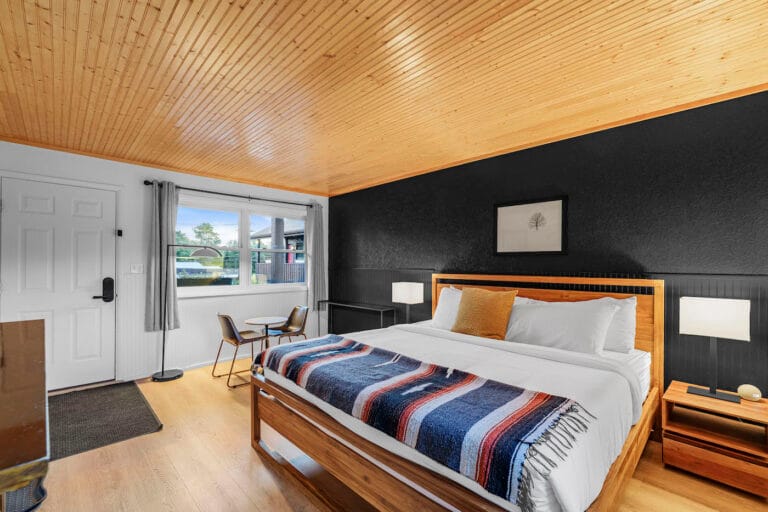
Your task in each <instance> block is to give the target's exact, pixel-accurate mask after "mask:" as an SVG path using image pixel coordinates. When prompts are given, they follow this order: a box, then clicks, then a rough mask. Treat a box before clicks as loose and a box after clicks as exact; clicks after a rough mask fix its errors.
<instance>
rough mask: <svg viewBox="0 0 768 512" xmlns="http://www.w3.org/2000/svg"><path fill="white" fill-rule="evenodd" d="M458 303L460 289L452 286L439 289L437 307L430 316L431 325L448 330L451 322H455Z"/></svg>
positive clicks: (451, 324)
mask: <svg viewBox="0 0 768 512" xmlns="http://www.w3.org/2000/svg"><path fill="white" fill-rule="evenodd" d="M460 303H461V290H459V289H458V288H454V287H453V286H451V287H449V288H443V289H442V290H441V291H440V300H438V301H437V308H435V314H434V316H433V317H432V327H434V328H436V329H445V330H446V331H450V330H451V328H452V327H453V324H454V323H456V315H457V314H458V313H459V304H460Z"/></svg>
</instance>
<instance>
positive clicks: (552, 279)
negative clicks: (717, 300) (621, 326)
mask: <svg viewBox="0 0 768 512" xmlns="http://www.w3.org/2000/svg"><path fill="white" fill-rule="evenodd" d="M446 286H453V287H455V288H467V287H471V288H483V289H486V290H518V292H517V294H518V296H520V297H528V298H531V299H537V300H546V301H580V300H591V299H599V298H600V297H615V298H617V299H624V298H627V297H632V296H633V295H634V296H636V297H637V334H636V336H635V348H637V349H639V350H644V351H646V352H650V353H651V389H653V388H654V387H658V388H659V390H660V391H661V390H663V389H664V281H663V280H661V279H630V278H612V277H558V276H510V275H489V274H432V315H433V316H434V314H435V308H436V307H437V301H438V299H439V298H440V290H442V289H443V288H444V287H446Z"/></svg>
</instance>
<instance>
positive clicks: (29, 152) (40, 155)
mask: <svg viewBox="0 0 768 512" xmlns="http://www.w3.org/2000/svg"><path fill="white" fill-rule="evenodd" d="M0 176H11V177H16V178H24V177H28V178H29V177H33V176H34V177H46V178H51V179H53V180H62V179H63V180H76V181H82V182H88V183H95V184H103V185H110V186H113V187H117V188H118V190H117V227H118V228H119V229H122V230H123V236H122V238H117V275H116V276H115V280H116V291H117V294H118V298H117V300H116V307H117V347H116V348H117V350H116V375H117V379H118V380H129V379H136V378H141V377H146V376H148V375H149V374H151V373H152V372H154V371H157V370H158V369H159V367H160V345H161V343H160V340H161V335H160V333H147V332H144V304H145V289H146V274H131V273H130V271H129V270H130V265H131V264H135V263H141V264H143V265H144V267H145V268H146V262H147V250H148V249H147V236H146V231H147V227H148V225H149V212H148V208H147V205H148V201H149V190H148V188H147V187H146V186H144V184H143V181H144V180H145V179H160V180H169V181H172V182H174V183H176V184H177V185H180V186H185V187H194V188H201V189H209V190H215V191H219V192H230V193H234V194H245V195H252V196H258V197H264V198H271V199H284V200H289V201H300V202H306V201H308V200H310V199H314V200H316V201H317V202H319V203H320V204H321V205H322V206H323V215H324V221H325V230H324V231H325V236H326V247H327V245H328V244H327V236H328V198H326V197H321V196H312V195H308V194H298V193H294V192H287V191H282V190H276V189H270V188H265V187H257V186H251V185H243V184H241V183H234V182H228V181H223V180H217V179H211V178H203V177H199V176H192V175H188V174H181V173H176V172H171V171H163V170H159V169H153V168H150V167H143V166H140V165H133V164H125V163H120V162H114V161H111V160H103V159H100V158H93V157H87V156H81V155H75V154H71V153H64V152H60V151H52V150H48V149H40V148H36V147H32V146H24V145H20V144H12V143H8V142H2V141H0ZM326 251H327V249H326ZM327 261H328V258H327V254H326V262H327ZM306 302H307V292H306V291H305V290H294V291H280V292H271V293H251V294H247V295H232V296H221V297H200V298H182V299H180V301H179V310H180V316H181V328H180V329H178V330H174V331H171V332H169V336H168V348H167V352H166V368H191V367H194V366H201V365H204V364H208V363H211V362H213V359H214V358H215V356H216V350H217V348H218V345H219V340H220V331H219V327H218V322H217V320H216V313H217V312H222V313H227V314H230V315H231V316H232V317H233V318H234V319H235V321H236V322H242V321H243V320H244V319H246V318H248V317H253V316H264V315H282V316H285V315H287V314H288V312H289V311H290V308H292V307H293V306H295V305H297V304H306ZM322 320H323V322H322V326H321V328H322V329H324V325H325V318H323V319H322ZM316 326H317V316H316V315H315V314H312V315H311V316H310V318H309V321H308V324H307V327H308V334H309V335H312V333H315V332H316V329H317V327H316ZM225 350H226V352H224V351H223V352H222V357H227V356H228V357H231V356H232V350H231V349H230V347H229V346H227V347H226V348H225ZM248 354H250V351H249V350H248Z"/></svg>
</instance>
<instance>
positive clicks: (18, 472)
mask: <svg viewBox="0 0 768 512" xmlns="http://www.w3.org/2000/svg"><path fill="white" fill-rule="evenodd" d="M47 396H48V395H47V393H46V389H45V325H44V322H43V320H28V321H24V322H4V323H0V512H2V511H3V509H4V502H5V493H6V492H8V491H13V490H16V489H21V488H22V487H25V486H27V485H29V484H30V483H34V482H38V483H39V482H40V481H41V480H42V478H43V477H45V475H46V473H47V472H48V461H49V460H50V451H49V449H48V398H47ZM40 489H41V494H42V496H41V498H42V497H44V491H42V488H40Z"/></svg>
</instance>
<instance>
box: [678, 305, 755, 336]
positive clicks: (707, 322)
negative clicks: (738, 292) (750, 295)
mask: <svg viewBox="0 0 768 512" xmlns="http://www.w3.org/2000/svg"><path fill="white" fill-rule="evenodd" d="M749 309H750V301H748V300H743V299H716V298H709V297H680V334H693V335H695V336H709V337H712V338H726V339H731V340H741V341H749Z"/></svg>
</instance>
